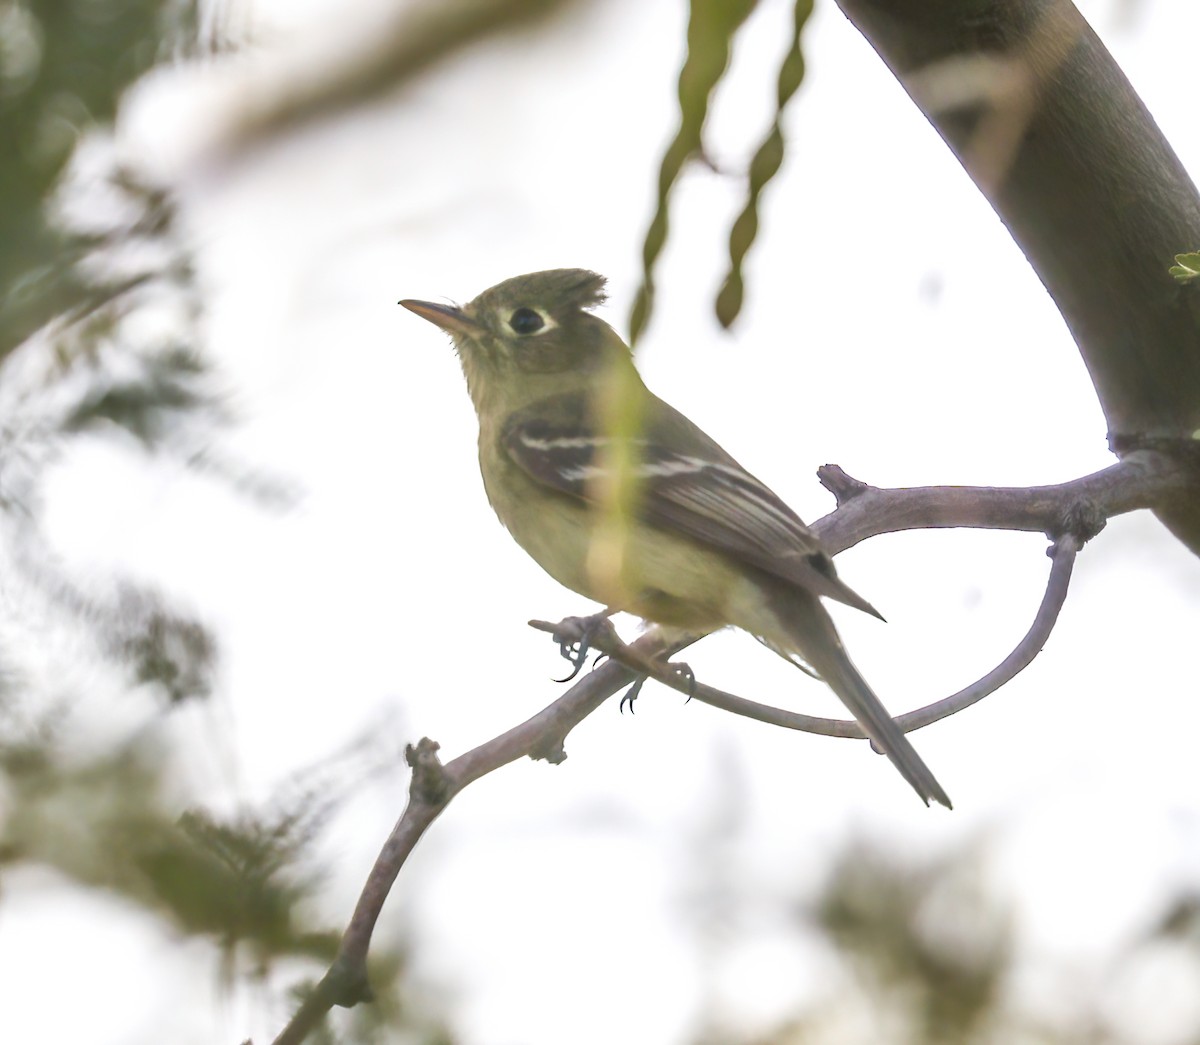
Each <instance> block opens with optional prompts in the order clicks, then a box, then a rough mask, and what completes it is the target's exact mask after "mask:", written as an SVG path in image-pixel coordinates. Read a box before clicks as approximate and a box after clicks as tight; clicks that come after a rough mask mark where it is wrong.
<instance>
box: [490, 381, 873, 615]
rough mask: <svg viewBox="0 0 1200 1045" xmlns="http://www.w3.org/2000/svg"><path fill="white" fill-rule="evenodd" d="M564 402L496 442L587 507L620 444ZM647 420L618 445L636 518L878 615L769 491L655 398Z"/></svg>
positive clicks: (523, 417)
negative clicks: (625, 459) (634, 486)
mask: <svg viewBox="0 0 1200 1045" xmlns="http://www.w3.org/2000/svg"><path fill="white" fill-rule="evenodd" d="M567 398H568V397H563V400H562V401H561V402H559V403H556V404H554V406H555V407H557V408H556V409H554V408H552V409H546V404H539V409H537V411H536V412H533V413H519V414H517V415H516V416H515V417H514V418H513V419H512V420H511V421H510V423H509V424H508V426H507V427H506V429H505V431H504V434H503V436H502V439H503V442H504V446H505V449H506V450H507V452H508V454H509V456H510V457H511V458H512V460H513V461H514V462H516V464H517V465H519V466H520V467H521V468H522V469H523V470H524V471H525V472H527V473H528V474H529V475H530V476H531V477H532V478H533V479H535V480H537V481H538V482H540V483H542V484H544V485H546V486H549V487H551V488H553V489H555V490H558V491H560V492H561V493H564V494H567V495H570V496H572V497H576V498H579V499H580V500H583V501H587V502H589V503H591V502H594V501H595V499H596V493H595V492H596V491H597V490H598V489H603V485H604V484H603V479H604V478H605V475H606V474H607V472H608V470H609V468H610V467H611V464H610V462H611V461H612V459H613V456H614V454H613V451H614V450H615V449H617V446H618V442H617V440H616V439H615V438H614V437H612V436H608V435H604V434H602V433H598V432H597V431H596V429H595V427H594V426H592V425H589V424H588V423H586V422H584V421H581V420H579V419H580V418H583V417H586V416H587V415H586V412H585V411H584V410H583V409H582V408H581V406H582V404H580V403H577V402H567ZM664 411H665V412H664ZM654 414H655V420H654V421H653V422H651V424H650V425H648V427H647V429H646V431H645V433H644V434H643V435H642V436H640V437H638V438H634V439H630V440H626V441H625V443H624V448H625V449H627V450H628V451H629V457H630V460H631V464H630V466H629V467H630V469H631V472H630V474H631V475H632V477H633V479H634V480H635V481H636V482H637V483H638V484H639V485H638V490H637V494H636V496H635V498H634V503H635V505H636V509H635V510H636V512H637V514H638V517H639V518H641V519H643V520H644V521H645V522H647V523H649V524H650V525H652V526H656V527H658V528H660V529H663V530H670V531H674V532H677V533H681V534H685V535H687V536H688V537H690V538H692V539H693V540H695V541H698V542H700V543H701V544H705V545H708V546H709V547H711V548H715V549H717V550H718V551H721V552H724V553H725V554H726V555H729V556H731V557H732V558H735V559H739V560H741V561H742V562H746V563H749V564H751V565H753V566H756V567H758V568H759V569H761V570H764V571H765V572H767V573H769V574H772V575H774V576H775V577H778V578H780V579H781V580H784V581H788V582H790V583H792V584H795V585H798V586H800V587H803V588H805V589H807V590H808V591H811V592H813V593H814V594H816V595H824V596H827V597H829V598H832V599H836V600H837V601H839V602H844V603H846V604H847V605H849V606H854V607H856V608H857V609H860V610H864V611H865V612H867V613H871V614H874V615H875V616H877V617H878V616H879V613H878V612H877V611H876V610H875V609H874V607H872V606H871V604H870V603H869V602H867V601H866V600H865V599H863V598H862V597H861V596H860V595H858V594H857V593H855V592H854V591H852V590H851V589H850V588H849V587H848V586H847V585H846V584H844V583H843V582H842V581H841V580H839V579H838V576H837V572H836V571H835V570H834V566H833V561H832V560H831V559H830V558H829V556H828V555H827V554H826V553H825V551H824V550H823V549H822V548H821V545H820V542H819V541H818V540H817V538H816V536H815V535H814V534H813V532H812V531H811V530H810V529H809V528H808V527H807V526H805V525H804V523H803V522H802V521H801V519H800V517H799V516H797V515H796V513H795V512H793V511H792V510H791V509H790V508H789V507H788V506H787V505H786V504H785V503H784V502H783V501H782V500H780V498H779V497H778V496H777V495H776V494H775V493H774V492H773V491H772V490H771V489H770V488H769V487H767V486H765V485H764V484H763V483H761V482H760V481H759V480H757V479H756V478H754V476H753V475H751V474H750V473H749V472H747V471H746V470H745V469H744V468H742V466H741V465H739V464H738V463H737V462H736V461H735V460H734V459H733V458H732V457H730V456H729V454H727V453H726V452H725V451H724V450H723V449H721V447H720V446H719V445H717V444H716V443H715V442H714V441H713V440H712V439H710V438H709V437H708V436H707V435H706V434H705V433H704V432H703V431H702V430H701V429H699V428H697V427H696V426H695V425H694V424H692V422H691V421H689V420H688V419H687V418H686V417H684V416H683V415H682V414H680V413H679V412H678V411H676V410H674V409H673V408H672V407H670V406H668V405H667V404H666V403H661V401H660V409H659V410H656V411H654ZM679 447H686V448H687V449H686V450H684V449H680V448H679Z"/></svg>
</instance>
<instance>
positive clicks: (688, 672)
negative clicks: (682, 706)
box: [617, 661, 696, 715]
mask: <svg viewBox="0 0 1200 1045" xmlns="http://www.w3.org/2000/svg"><path fill="white" fill-rule="evenodd" d="M666 667H667V668H669V669H670V671H671V674H672V675H676V676H678V677H679V678H681V679H685V680H686V681H687V687H688V700H691V699H692V697H694V696H695V695H696V673H695V672H694V671H692V669H691V667H689V666H688V665H687V664H685V663H683V661H668V662H667V664H666ZM649 677H650V676H649V675H639V676H638V678H637V681H636V682H634V684H633V685H632V686H630V687H629V689H627V690H626V691H625V695H624V696H623V697H622V698H621V703H620V704H619V705H617V707H618V709H619V710H620V711H624V710H625V707H626V705H628V707H629V713H630V714H631V715H632V714H633V702H634V701H635V700H637V698H638V695H639V694H640V693H641V692H642V687H643V686H644V685H645V684H646V679H648V678H649Z"/></svg>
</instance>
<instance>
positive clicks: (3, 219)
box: [0, 0, 183, 358]
mask: <svg viewBox="0 0 1200 1045" xmlns="http://www.w3.org/2000/svg"><path fill="white" fill-rule="evenodd" d="M167 8H171V9H173V10H176V11H180V10H182V9H183V6H182V5H180V4H169V3H167V2H166V0H91V2H88V3H73V2H68V0H41V2H39V3H32V4H30V3H21V2H18V0H7V2H6V3H5V4H4V5H3V7H0V40H2V41H3V42H2V43H0V70H2V72H0V140H2V141H4V142H5V143H6V144H5V148H4V149H3V150H0V358H2V357H3V356H4V355H7V354H8V353H9V352H11V351H12V349H13V348H14V347H15V346H16V345H18V344H20V343H21V342H22V341H24V340H25V339H26V338H27V337H29V335H30V334H32V333H33V332H34V331H35V330H37V329H39V328H40V327H42V326H44V325H45V324H46V323H47V322H49V321H50V320H51V319H52V318H53V317H55V316H58V315H61V314H63V313H64V312H67V311H69V310H71V309H73V308H75V307H77V306H79V305H80V304H81V303H83V302H84V301H86V299H87V297H88V295H89V293H91V292H92V286H91V284H92V281H91V280H89V279H87V278H85V277H83V275H82V274H81V273H80V271H79V270H78V269H77V268H76V263H77V262H78V260H79V259H80V258H81V257H82V256H83V254H84V253H85V252H86V250H87V247H88V245H87V243H86V240H84V239H80V238H77V237H76V236H74V235H73V234H71V233H69V232H66V231H64V230H63V228H62V227H61V226H60V225H59V224H58V223H57V222H55V221H53V220H52V219H51V218H50V217H49V216H48V214H47V209H46V202H47V200H48V199H49V197H50V193H51V190H52V189H53V188H54V186H55V184H56V183H57V182H58V180H59V178H60V176H61V175H62V173H63V171H64V169H65V167H66V164H67V162H68V160H69V159H70V157H71V155H72V152H73V151H74V149H75V146H76V144H77V142H78V141H79V140H80V137H81V136H82V135H83V134H85V133H86V132H87V131H89V130H90V129H91V128H94V127H96V126H100V125H103V124H105V123H107V122H109V121H111V119H112V118H113V116H114V114H115V113H116V110H117V105H118V103H119V100H120V96H121V94H122V92H123V91H124V90H125V88H126V87H127V86H128V85H129V84H131V83H132V82H133V81H134V80H135V79H137V78H138V77H139V76H141V75H142V73H144V72H145V71H146V70H147V69H149V68H150V67H151V66H152V65H153V64H154V62H155V61H156V60H157V59H158V58H159V56H160V54H161V51H162V44H163V39H164V33H163V29H164V17H163V15H164V10H165V9H167ZM102 282H103V281H102Z"/></svg>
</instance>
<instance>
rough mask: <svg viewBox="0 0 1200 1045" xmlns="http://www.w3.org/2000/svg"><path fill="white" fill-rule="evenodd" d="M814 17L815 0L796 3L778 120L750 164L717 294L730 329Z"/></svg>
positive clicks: (779, 157)
mask: <svg viewBox="0 0 1200 1045" xmlns="http://www.w3.org/2000/svg"><path fill="white" fill-rule="evenodd" d="M811 14H812V0H796V3H795V6H794V8H793V15H792V41H791V45H790V46H789V47H788V51H787V54H786V55H785V56H784V59H783V64H782V65H781V66H780V68H779V82H778V84H777V85H776V89H775V118H774V120H772V122H771V129H770V130H769V131H768V132H767V136H766V138H765V139H764V140H763V143H762V144H761V145H760V146H759V147H758V151H757V152H756V153H755V154H754V158H753V159H752V160H751V161H750V177H749V186H748V191H747V196H746V205H745V206H744V207H743V208H742V212H741V213H740V214H739V215H738V216H737V218H736V219H735V220H734V223H733V228H732V229H730V232H729V273H728V275H727V276H726V277H725V282H724V284H722V286H721V290H720V292H719V293H718V294H717V319H718V320H719V321H720V323H721V326H723V327H728V326H730V325H731V324H732V323H733V321H734V320H735V319H736V318H737V315H738V313H739V312H740V311H741V309H742V295H743V292H744V289H745V288H744V285H743V279H742V263H743V262H744V261H745V259H746V255H747V254H748V253H749V251H750V248H751V246H753V244H754V239H755V237H756V236H757V235H758V201H759V198H760V197H761V196H762V192H763V189H765V188H766V186H767V183H768V182H770V180H771V179H772V178H774V177H775V175H776V174H778V173H779V168H780V167H781V166H782V165H783V151H784V140H783V127H782V121H783V111H784V109H785V108H787V104H788V102H790V101H791V100H792V96H793V95H794V94H795V93H796V91H798V90H799V89H800V84H801V82H802V81H803V80H804V54H803V53H802V52H801V50H800V33H801V31H802V30H803V29H804V25H805V23H806V22H807V21H808V18H809V16H810V15H811Z"/></svg>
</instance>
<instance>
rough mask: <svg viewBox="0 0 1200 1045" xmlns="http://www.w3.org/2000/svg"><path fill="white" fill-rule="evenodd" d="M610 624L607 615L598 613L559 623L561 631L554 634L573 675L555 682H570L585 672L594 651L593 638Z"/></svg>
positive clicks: (559, 649) (571, 618)
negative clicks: (587, 662)
mask: <svg viewBox="0 0 1200 1045" xmlns="http://www.w3.org/2000/svg"><path fill="white" fill-rule="evenodd" d="M607 623H608V617H607V615H605V614H603V613H596V614H593V615H592V616H590V617H564V618H563V619H562V620H561V621H559V625H558V627H559V630H558V631H556V632H555V633H554V638H555V640H556V641H557V642H558V652H559V654H560V655H561V656H562V658H563V659H564V660H567V661H569V662H570V663H571V668H572V670H571V673H570V674H569V675H567V676H566V677H565V678H561V679H555V680H554V681H555V682H570V681H571V680H572V679H573V678H575V676H576V675H578V674H579V673H580V671H582V670H583V665H584V663H585V662H586V661H587V655H588V653H590V652H591V649H592V636H594V635H595V634H596V632H597V630H599V629H600V628H601V627H603V626H604V625H605V624H607Z"/></svg>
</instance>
